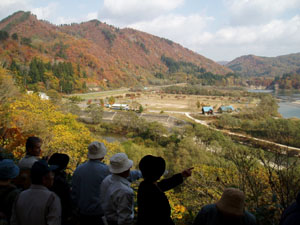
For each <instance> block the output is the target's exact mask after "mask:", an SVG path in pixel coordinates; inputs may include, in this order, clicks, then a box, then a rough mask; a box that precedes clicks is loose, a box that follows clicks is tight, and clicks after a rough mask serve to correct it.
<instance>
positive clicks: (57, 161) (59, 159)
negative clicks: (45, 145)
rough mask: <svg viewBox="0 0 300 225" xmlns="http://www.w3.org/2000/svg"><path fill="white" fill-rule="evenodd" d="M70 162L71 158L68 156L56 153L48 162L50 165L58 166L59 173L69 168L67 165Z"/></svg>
mask: <svg viewBox="0 0 300 225" xmlns="http://www.w3.org/2000/svg"><path fill="white" fill-rule="evenodd" d="M69 161H70V157H69V156H68V155H67V154H63V153H54V154H53V155H52V156H51V157H50V159H49V160H48V164H49V165H57V166H58V169H57V170H58V171H61V170H64V169H66V168H67V165H68V163H69Z"/></svg>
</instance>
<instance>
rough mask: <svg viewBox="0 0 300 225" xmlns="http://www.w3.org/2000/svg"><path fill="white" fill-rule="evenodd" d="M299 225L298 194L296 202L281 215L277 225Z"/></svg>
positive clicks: (299, 203) (299, 199)
mask: <svg viewBox="0 0 300 225" xmlns="http://www.w3.org/2000/svg"><path fill="white" fill-rule="evenodd" d="M298 224H300V192H299V193H298V195H297V198H296V202H294V203H293V204H291V205H290V206H289V207H288V208H287V209H286V210H285V211H284V212H283V213H282V215H281V219H280V223H279V225H298Z"/></svg>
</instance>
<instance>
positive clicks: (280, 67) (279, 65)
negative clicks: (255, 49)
mask: <svg viewBox="0 0 300 225" xmlns="http://www.w3.org/2000/svg"><path fill="white" fill-rule="evenodd" d="M226 67H228V68H230V69H232V70H233V71H234V72H236V73H239V74H241V75H243V76H246V77H253V76H255V77H273V78H274V77H275V76H282V75H283V74H285V73H290V72H293V71H296V70H297V69H299V68H300V53H295V54H289V55H282V56H278V57H260V56H255V55H246V56H241V57H238V58H236V59H234V60H233V61H231V62H229V63H228V64H226Z"/></svg>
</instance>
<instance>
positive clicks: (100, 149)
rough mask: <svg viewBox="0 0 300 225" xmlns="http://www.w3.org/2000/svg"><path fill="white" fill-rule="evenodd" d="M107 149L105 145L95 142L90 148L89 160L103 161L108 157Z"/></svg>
mask: <svg viewBox="0 0 300 225" xmlns="http://www.w3.org/2000/svg"><path fill="white" fill-rule="evenodd" d="M106 151H107V150H106V147H105V145H104V143H102V142H98V141H94V142H92V143H91V144H89V146H88V158H89V159H92V160H93V159H102V158H104V156H105V155H106Z"/></svg>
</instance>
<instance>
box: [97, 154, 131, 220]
mask: <svg viewBox="0 0 300 225" xmlns="http://www.w3.org/2000/svg"><path fill="white" fill-rule="evenodd" d="M132 165H133V161H132V160H130V159H128V157H127V155H126V154H124V153H117V154H115V155H113V156H112V157H111V158H110V164H109V171H110V172H111V173H112V174H111V175H108V176H107V177H106V178H105V179H104V180H103V182H102V184H101V203H102V209H103V211H104V215H105V218H106V220H107V222H108V224H109V225H132V224H133V219H134V201H133V199H134V193H133V190H132V188H131V187H130V182H129V181H128V180H127V177H128V176H129V174H130V168H131V167H132Z"/></svg>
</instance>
